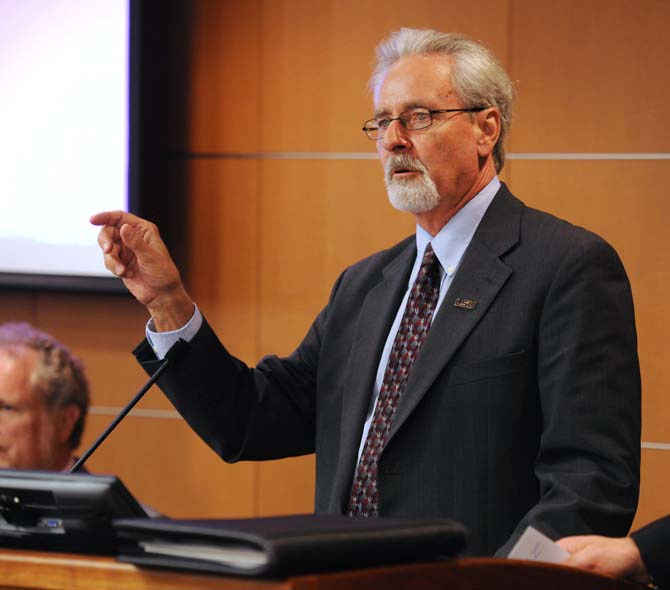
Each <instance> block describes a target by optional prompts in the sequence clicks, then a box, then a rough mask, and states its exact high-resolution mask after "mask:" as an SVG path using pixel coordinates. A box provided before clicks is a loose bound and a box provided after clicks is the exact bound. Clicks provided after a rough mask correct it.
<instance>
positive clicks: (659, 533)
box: [631, 516, 670, 589]
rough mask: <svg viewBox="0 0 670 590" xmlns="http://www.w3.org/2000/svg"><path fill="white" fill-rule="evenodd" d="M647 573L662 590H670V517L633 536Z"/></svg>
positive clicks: (653, 523)
mask: <svg viewBox="0 0 670 590" xmlns="http://www.w3.org/2000/svg"><path fill="white" fill-rule="evenodd" d="M631 537H632V538H633V541H635V543H636V545H637V546H638V548H639V549H640V554H641V555H642V561H644V564H645V565H646V566H647V571H648V572H649V574H650V575H651V576H652V577H653V579H654V583H656V584H657V585H658V586H659V587H660V588H661V589H668V588H670V516H665V517H663V518H659V519H658V520H656V521H654V522H652V523H650V524H648V525H647V526H645V527H643V528H641V529H640V530H638V531H635V532H634V533H632V534H631Z"/></svg>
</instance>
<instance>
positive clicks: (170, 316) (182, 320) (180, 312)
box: [147, 285, 195, 332]
mask: <svg viewBox="0 0 670 590" xmlns="http://www.w3.org/2000/svg"><path fill="white" fill-rule="evenodd" d="M194 309H195V304H194V303H193V300H192V299H191V298H190V297H189V295H188V293H187V292H186V290H185V289H184V288H183V287H182V286H181V285H180V286H179V287H177V288H176V289H175V290H174V291H172V292H170V293H166V294H165V295H159V296H157V297H156V298H155V299H154V300H153V301H152V302H151V303H150V304H149V305H147V310H148V311H149V314H150V315H151V319H152V322H153V327H154V330H155V331H156V332H173V331H175V330H179V329H180V328H181V327H183V326H185V325H186V324H187V323H188V321H189V320H190V319H191V317H192V316H193V310H194Z"/></svg>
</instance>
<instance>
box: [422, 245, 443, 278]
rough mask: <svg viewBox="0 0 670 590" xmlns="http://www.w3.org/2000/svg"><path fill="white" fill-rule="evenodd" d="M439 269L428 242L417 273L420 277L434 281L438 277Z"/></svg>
mask: <svg viewBox="0 0 670 590" xmlns="http://www.w3.org/2000/svg"><path fill="white" fill-rule="evenodd" d="M439 269H440V261H439V260H438V259H437V256H435V252H434V250H433V246H432V245H431V243H430V242H428V245H427V246H426V249H425V250H424V252H423V259H422V260H421V269H420V271H419V272H420V273H421V274H422V275H428V276H430V277H431V279H432V280H434V279H435V277H436V276H437V277H439V275H440V271H439Z"/></svg>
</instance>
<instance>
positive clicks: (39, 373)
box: [0, 322, 90, 449]
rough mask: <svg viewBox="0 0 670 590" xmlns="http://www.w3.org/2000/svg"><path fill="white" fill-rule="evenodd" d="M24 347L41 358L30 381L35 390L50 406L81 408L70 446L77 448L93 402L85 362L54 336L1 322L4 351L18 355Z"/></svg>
mask: <svg viewBox="0 0 670 590" xmlns="http://www.w3.org/2000/svg"><path fill="white" fill-rule="evenodd" d="M23 348H27V349H31V350H34V351H35V352H37V354H38V358H39V360H38V363H37V366H36V367H35V370H34V371H33V374H32V375H31V378H30V383H31V385H32V387H33V388H34V391H36V392H39V393H40V394H41V395H42V396H43V400H44V403H45V405H46V406H47V407H48V408H50V409H53V408H61V407H64V406H68V405H70V404H74V405H76V406H78V407H79V409H80V413H79V418H78V419H77V422H76V423H75V425H74V428H73V429H72V434H71V435H70V439H69V440H68V444H69V446H70V448H71V449H76V448H77V447H78V446H79V443H80V442H81V435H82V433H83V432H84V426H85V423H86V415H87V414H88V406H89V403H90V398H89V388H88V380H87V379H86V375H85V374H84V366H83V364H82V362H81V361H80V360H79V359H78V358H77V357H76V356H75V355H73V354H72V353H71V352H70V351H69V350H68V348H67V347H66V346H64V345H63V344H61V343H60V342H59V341H58V340H56V339H55V338H54V337H53V336H51V335H50V334H47V333H46V332H42V331H41V330H38V329H37V328H35V327H33V326H31V325H30V324H28V323H25V322H22V323H14V322H9V323H6V324H2V325H0V350H4V351H6V352H7V353H9V354H10V355H12V356H14V357H18V356H19V355H20V354H21V350H22V349H23Z"/></svg>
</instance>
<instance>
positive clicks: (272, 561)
mask: <svg viewBox="0 0 670 590" xmlns="http://www.w3.org/2000/svg"><path fill="white" fill-rule="evenodd" d="M114 526H115V528H116V530H117V533H118V535H119V537H120V538H121V539H122V554H121V555H120V556H119V559H120V560H122V561H127V562H131V563H134V564H137V565H145V566H155V567H162V568H174V569H185V570H195V571H207V572H214V573H224V574H234V575H248V576H261V577H268V576H287V575H298V574H306V573H313V572H326V571H337V570H343V569H357V568H365V567H372V566H382V565H392V564H399V563H410V562H417V563H419V562H427V561H434V560H438V559H443V558H447V557H452V556H455V555H457V554H458V553H459V552H460V551H461V550H462V549H463V547H464V546H465V534H466V533H465V529H464V527H463V526H462V525H460V524H458V523H456V522H454V521H452V520H447V519H431V520H426V519H424V520H416V519H405V518H350V517H348V516H337V515H314V514H309V515H293V516H278V517H269V518H251V519H238V520H171V519H155V518H154V519H144V518H130V519H120V520H116V521H114Z"/></svg>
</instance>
